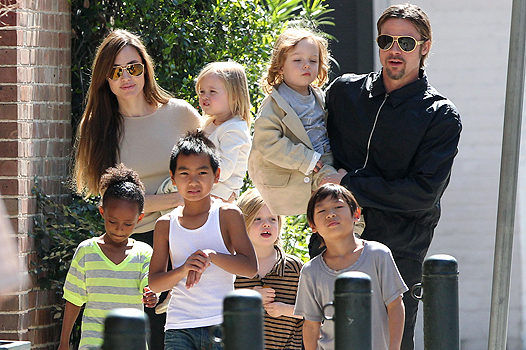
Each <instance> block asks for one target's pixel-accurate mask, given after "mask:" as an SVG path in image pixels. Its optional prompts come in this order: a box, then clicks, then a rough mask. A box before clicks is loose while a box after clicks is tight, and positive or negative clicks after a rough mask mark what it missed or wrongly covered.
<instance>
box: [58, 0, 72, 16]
mask: <svg viewBox="0 0 526 350" xmlns="http://www.w3.org/2000/svg"><path fill="white" fill-rule="evenodd" d="M57 2H58V9H57V11H58V12H62V13H66V14H68V15H69V13H70V7H69V1H67V0H60V1H57Z"/></svg>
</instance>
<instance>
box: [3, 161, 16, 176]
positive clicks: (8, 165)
mask: <svg viewBox="0 0 526 350" xmlns="http://www.w3.org/2000/svg"><path fill="white" fill-rule="evenodd" d="M0 174H1V175H2V176H17V175H18V162H17V161H16V160H0Z"/></svg>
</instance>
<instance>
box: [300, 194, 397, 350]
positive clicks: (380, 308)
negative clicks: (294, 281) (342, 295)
mask: <svg viewBox="0 0 526 350" xmlns="http://www.w3.org/2000/svg"><path fill="white" fill-rule="evenodd" d="M359 217H360V208H359V206H358V203H357V202H356V199H355V198H354V196H353V195H352V194H351V192H349V191H348V190H347V189H346V188H345V187H343V186H340V185H336V184H327V185H324V186H322V187H320V188H319V189H318V190H317V191H316V192H315V193H314V194H313V195H312V197H311V199H310V201H309V204H308V208H307V219H308V221H309V224H310V226H311V228H312V230H313V232H318V233H319V234H320V236H321V237H322V238H323V240H324V242H325V245H326V247H327V249H326V250H325V251H324V252H323V253H322V254H320V255H318V256H317V257H315V258H314V259H312V260H311V261H309V262H308V263H307V264H305V266H304V267H303V269H302V270H301V275H300V281H299V287H298V295H297V299H296V307H295V310H294V313H295V314H296V315H301V316H303V317H304V318H305V323H304V325H303V342H304V344H305V350H315V349H318V350H332V349H334V325H333V324H332V322H323V306H324V305H326V304H327V303H329V302H331V301H333V299H334V295H333V292H334V282H335V280H336V277H337V276H338V275H339V274H340V273H342V272H347V271H360V272H364V273H366V274H368V275H369V276H370V277H371V287H372V290H373V293H372V302H371V312H372V315H371V316H372V322H373V325H372V333H373V334H372V345H373V349H374V350H388V349H389V350H393V349H400V344H401V340H402V333H403V328H404V305H403V303H402V294H403V293H404V292H405V291H407V287H406V285H405V283H404V281H403V280H402V278H401V277H400V274H399V272H398V269H397V268H396V265H395V263H394V260H393V257H392V255H391V251H390V250H389V248H387V247H386V246H385V245H383V244H381V243H378V242H373V241H365V240H363V239H360V238H358V237H356V236H355V235H354V233H353V227H354V222H355V221H356V220H357V219H358V218H359Z"/></svg>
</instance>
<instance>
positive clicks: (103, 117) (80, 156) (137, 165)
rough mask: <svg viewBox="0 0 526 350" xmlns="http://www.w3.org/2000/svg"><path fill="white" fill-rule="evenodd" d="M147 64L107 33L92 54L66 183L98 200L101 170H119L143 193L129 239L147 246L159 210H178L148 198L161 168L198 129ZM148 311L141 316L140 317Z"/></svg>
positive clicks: (157, 328)
mask: <svg viewBox="0 0 526 350" xmlns="http://www.w3.org/2000/svg"><path fill="white" fill-rule="evenodd" d="M153 66H154V65H153V61H152V59H151V57H150V56H149V55H148V53H147V52H146V48H145V47H144V45H143V43H142V42H141V40H140V38H139V37H138V36H136V35H134V34H132V33H130V32H128V31H126V30H122V29H118V30H115V31H113V32H111V33H110V34H109V35H108V36H107V37H106V38H105V39H104V41H103V42H102V44H101V45H100V46H99V48H98V50H97V54H96V56H95V59H94V62H93V68H92V77H91V84H90V87H89V90H88V97H87V104H86V109H85V111H84V114H83V116H82V119H81V121H80V124H79V126H78V129H77V137H76V142H75V167H74V174H73V180H74V183H75V186H76V190H77V192H79V193H82V194H84V195H86V196H89V195H98V194H99V187H98V184H99V181H100V178H101V176H102V174H104V172H105V170H106V169H107V168H109V167H112V166H115V164H118V163H124V164H125V165H126V166H127V167H128V168H132V169H133V170H135V171H136V172H137V173H138V174H139V176H140V178H141V180H142V182H143V183H144V185H145V188H146V191H145V192H146V196H145V206H144V212H145V216H144V218H143V220H142V221H141V222H140V223H139V224H137V226H136V227H135V230H134V235H133V238H135V239H137V240H139V241H143V242H146V243H148V244H150V245H152V246H153V229H154V225H155V221H156V220H157V218H159V216H160V211H161V210H163V211H164V210H169V209H172V208H174V207H176V206H177V205H179V204H182V197H181V196H180V195H179V194H178V193H169V194H155V193H156V191H157V189H158V188H159V187H160V185H161V184H162V183H163V181H164V180H165V179H167V178H168V177H169V174H168V173H167V171H166V164H167V163H166V162H167V161H168V160H169V159H170V153H171V150H172V147H173V145H174V144H175V143H176V142H177V140H178V139H179V138H180V137H181V136H183V135H184V134H186V133H187V132H188V131H189V130H195V129H197V128H198V127H199V125H200V119H201V117H200V115H199V113H198V112H197V111H196V110H195V109H194V108H193V107H192V106H191V105H190V104H188V103H187V102H185V101H182V100H178V99H175V98H172V97H171V96H170V95H169V94H168V93H167V92H166V91H165V90H163V89H162V88H161V87H160V86H158V85H157V82H156V80H155V74H154V67H153ZM147 311H149V310H147ZM148 315H149V316H150V324H151V329H152V343H151V347H150V348H151V349H155V350H158V349H161V350H162V349H163V348H164V332H163V328H164V319H165V314H162V315H155V313H153V312H149V313H148Z"/></svg>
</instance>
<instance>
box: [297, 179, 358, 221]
mask: <svg viewBox="0 0 526 350" xmlns="http://www.w3.org/2000/svg"><path fill="white" fill-rule="evenodd" d="M327 197H330V198H332V199H342V200H344V201H345V202H346V203H347V204H348V205H349V208H351V215H353V216H354V215H355V213H356V211H357V210H358V208H359V206H358V202H357V201H356V198H354V196H353V194H352V193H351V191H349V190H348V189H346V188H345V187H343V186H342V185H338V184H332V183H328V184H325V185H323V186H320V188H318V189H317V190H316V191H315V192H314V193H313V194H312V196H311V197H310V199H309V204H308V205H307V220H308V221H309V224H310V225H314V207H315V206H316V204H318V203H319V202H321V201H323V200H324V199H326V198H327Z"/></svg>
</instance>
